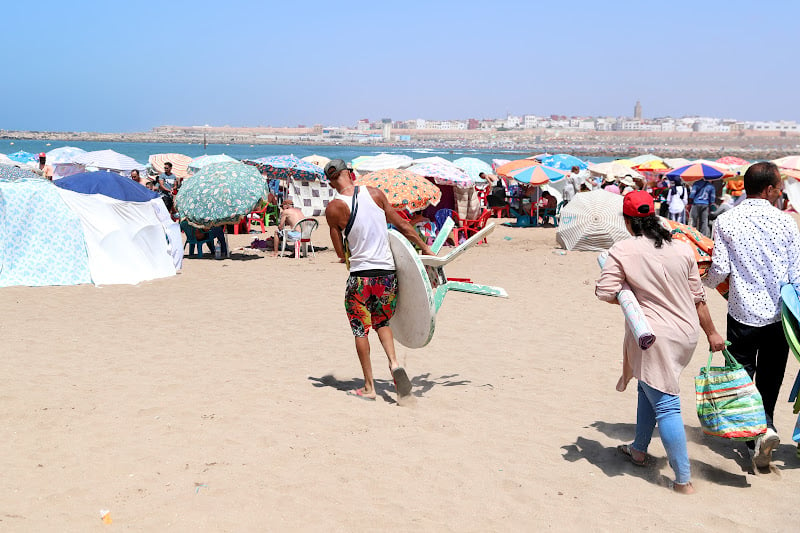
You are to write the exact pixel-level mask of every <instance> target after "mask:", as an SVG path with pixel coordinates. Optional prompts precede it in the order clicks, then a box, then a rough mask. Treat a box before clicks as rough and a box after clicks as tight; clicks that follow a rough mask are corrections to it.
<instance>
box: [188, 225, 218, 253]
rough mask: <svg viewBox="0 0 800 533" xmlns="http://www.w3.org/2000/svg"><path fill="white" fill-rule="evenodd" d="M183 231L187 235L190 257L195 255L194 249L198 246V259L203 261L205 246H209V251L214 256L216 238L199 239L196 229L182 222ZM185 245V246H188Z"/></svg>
mask: <svg viewBox="0 0 800 533" xmlns="http://www.w3.org/2000/svg"><path fill="white" fill-rule="evenodd" d="M181 231H182V232H183V233H184V234H185V235H186V244H188V245H189V255H190V256H192V255H194V247H195V245H196V246H197V257H198V258H200V259H202V258H203V244H207V245H208V249H209V251H210V252H211V255H212V256H213V255H214V237H212V236H211V235H209V236H208V237H207V238H205V239H199V240H198V239H197V237H195V234H194V232H195V228H194V227H192V226H191V225H190V224H189V223H188V222H187V221H185V220H182V221H181ZM186 244H184V246H185V245H186Z"/></svg>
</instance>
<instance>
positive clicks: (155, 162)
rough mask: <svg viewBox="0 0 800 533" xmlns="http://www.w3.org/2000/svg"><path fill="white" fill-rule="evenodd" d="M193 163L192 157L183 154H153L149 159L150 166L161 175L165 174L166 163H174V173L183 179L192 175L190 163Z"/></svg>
mask: <svg viewBox="0 0 800 533" xmlns="http://www.w3.org/2000/svg"><path fill="white" fill-rule="evenodd" d="M192 161H193V159H192V158H191V157H189V156H188V155H183V154H153V155H151V156H150V157H149V158H148V162H149V163H150V166H151V167H153V168H154V169H155V171H156V172H158V173H159V174H161V173H162V172H164V163H172V173H173V174H175V175H176V176H178V177H179V178H181V179H183V178H186V177H188V176H190V175H191V174H190V173H189V163H191V162H192Z"/></svg>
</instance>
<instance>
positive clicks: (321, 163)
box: [301, 154, 330, 168]
mask: <svg viewBox="0 0 800 533" xmlns="http://www.w3.org/2000/svg"><path fill="white" fill-rule="evenodd" d="M301 159H302V160H303V161H306V162H308V163H311V164H312V165H317V166H318V167H319V168H325V165H327V164H328V163H329V162H330V158H329V157H325V156H324V155H317V154H312V155H307V156H305V157H303V158H301Z"/></svg>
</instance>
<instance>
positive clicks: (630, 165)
mask: <svg viewBox="0 0 800 533" xmlns="http://www.w3.org/2000/svg"><path fill="white" fill-rule="evenodd" d="M614 163H616V164H618V165H624V166H626V167H628V168H633V165H634V163H632V162H631V160H630V159H615V160H614Z"/></svg>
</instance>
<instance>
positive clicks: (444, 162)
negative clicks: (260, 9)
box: [413, 155, 453, 166]
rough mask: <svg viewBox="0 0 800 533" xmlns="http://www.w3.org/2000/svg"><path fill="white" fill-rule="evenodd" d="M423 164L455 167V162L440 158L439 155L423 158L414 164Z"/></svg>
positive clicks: (416, 160)
mask: <svg viewBox="0 0 800 533" xmlns="http://www.w3.org/2000/svg"><path fill="white" fill-rule="evenodd" d="M422 163H433V164H435V165H451V166H453V162H452V161H450V160H448V159H445V158H444V157H439V156H438V155H433V156H430V157H422V158H420V159H415V160H414V162H413V164H414V165H421V164H422Z"/></svg>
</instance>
